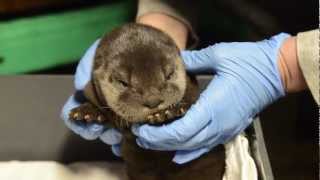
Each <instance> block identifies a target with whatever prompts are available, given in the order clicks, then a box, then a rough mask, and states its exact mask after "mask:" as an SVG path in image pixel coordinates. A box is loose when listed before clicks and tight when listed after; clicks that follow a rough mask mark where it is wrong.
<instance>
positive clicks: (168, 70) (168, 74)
mask: <svg viewBox="0 0 320 180" xmlns="http://www.w3.org/2000/svg"><path fill="white" fill-rule="evenodd" d="M163 73H164V77H165V79H166V80H170V79H172V78H173V75H174V67H173V66H166V67H165V68H164V72H163Z"/></svg>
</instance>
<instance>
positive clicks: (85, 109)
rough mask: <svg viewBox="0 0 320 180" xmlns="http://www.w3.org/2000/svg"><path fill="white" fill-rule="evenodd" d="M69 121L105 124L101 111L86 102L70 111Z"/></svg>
mask: <svg viewBox="0 0 320 180" xmlns="http://www.w3.org/2000/svg"><path fill="white" fill-rule="evenodd" d="M69 119H70V120H73V121H82V122H88V123H90V122H97V123H105V122H106V118H105V116H104V115H103V114H102V113H101V111H100V110H99V109H98V108H97V107H96V106H95V105H93V104H91V103H89V102H86V103H84V104H81V105H80V106H79V107H76V108H73V109H72V110H71V111H70V114H69Z"/></svg>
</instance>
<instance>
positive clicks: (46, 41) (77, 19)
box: [0, 0, 135, 74]
mask: <svg viewBox="0 0 320 180" xmlns="http://www.w3.org/2000/svg"><path fill="white" fill-rule="evenodd" d="M134 11H135V4H134V1H130V0H128V1H121V2H118V3H114V4H109V5H102V6H98V7H93V8H89V9H82V10H76V11H71V12H65V13H58V14H49V15H45V16H37V17H30V18H23V19H17V20H12V21H6V22H0V74H19V73H26V72H30V71H34V70H41V69H45V68H50V67H54V66H57V65H61V64H66V63H71V62H74V61H77V60H78V59H79V58H80V57H81V56H82V55H83V53H84V52H85V50H86V49H87V48H88V47H89V46H90V44H91V43H93V42H94V41H95V40H96V39H97V38H98V37H100V36H101V35H102V34H103V33H105V32H108V31H110V30H112V29H113V28H114V27H116V26H119V25H121V24H123V23H125V22H127V21H130V20H131V19H132V17H133V16H134V13H135V12H134Z"/></svg>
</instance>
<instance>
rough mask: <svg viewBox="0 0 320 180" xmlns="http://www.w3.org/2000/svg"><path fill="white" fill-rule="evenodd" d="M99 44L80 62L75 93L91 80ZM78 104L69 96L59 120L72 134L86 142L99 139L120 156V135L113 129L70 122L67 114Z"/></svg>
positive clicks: (78, 103) (93, 124)
mask: <svg viewBox="0 0 320 180" xmlns="http://www.w3.org/2000/svg"><path fill="white" fill-rule="evenodd" d="M98 44H99V40H97V41H96V42H95V43H94V44H93V45H92V46H91V47H90V48H89V49H88V50H87V52H86V53H85V55H84V56H83V57H82V59H81V60H80V62H79V64H78V67H77V71H76V74H75V77H74V78H75V81H74V83H75V84H74V85H75V88H76V90H77V91H82V90H83V89H84V87H85V86H86V84H87V83H88V82H89V80H90V79H91V71H92V65H93V59H94V54H95V51H96V48H97V46H98ZM79 105H80V102H79V101H77V99H76V98H75V96H74V95H73V96H71V97H70V98H69V99H68V101H67V102H66V104H65V105H64V107H63V109H62V112H61V118H62V119H63V121H64V123H65V124H66V125H67V127H68V128H70V129H71V130H72V131H73V132H75V133H76V134H78V135H80V136H81V137H83V138H84V139H87V140H94V139H97V138H100V140H102V141H103V142H104V143H106V144H109V145H111V149H112V152H113V153H114V154H115V155H117V156H120V155H121V154H120V141H121V138H122V135H121V134H120V133H119V132H118V131H117V130H115V129H113V128H108V127H106V126H103V125H101V124H97V123H89V124H88V123H83V122H74V121H70V119H69V113H70V111H71V110H72V109H73V108H75V107H77V106H79Z"/></svg>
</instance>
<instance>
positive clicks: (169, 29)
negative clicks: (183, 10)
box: [137, 13, 188, 50]
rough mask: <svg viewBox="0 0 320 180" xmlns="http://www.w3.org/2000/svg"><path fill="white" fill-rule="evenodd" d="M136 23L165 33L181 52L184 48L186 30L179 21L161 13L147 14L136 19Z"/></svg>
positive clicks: (186, 36) (186, 37) (186, 35)
mask: <svg viewBox="0 0 320 180" xmlns="http://www.w3.org/2000/svg"><path fill="white" fill-rule="evenodd" d="M137 23H141V24H146V25H150V26H153V27H155V28H157V29H160V30H162V31H163V32H165V33H167V34H168V35H169V36H170V37H171V38H172V39H173V40H174V41H175V42H176V44H177V46H178V47H179V48H180V49H181V50H182V49H185V48H186V45H187V39H188V29H187V27H186V25H185V24H184V23H182V22H180V21H179V20H177V19H175V18H173V17H171V16H168V15H165V14H161V13H148V14H145V15H142V16H140V17H138V18H137Z"/></svg>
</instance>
